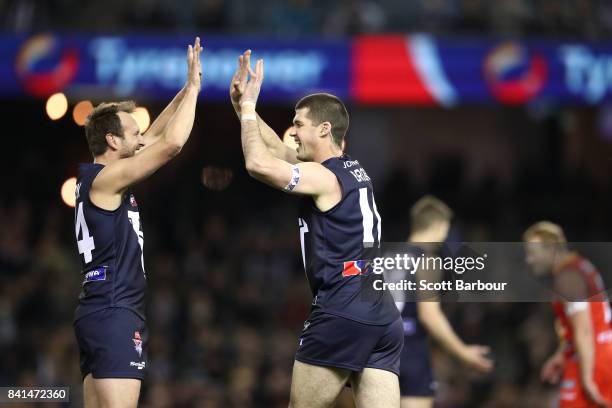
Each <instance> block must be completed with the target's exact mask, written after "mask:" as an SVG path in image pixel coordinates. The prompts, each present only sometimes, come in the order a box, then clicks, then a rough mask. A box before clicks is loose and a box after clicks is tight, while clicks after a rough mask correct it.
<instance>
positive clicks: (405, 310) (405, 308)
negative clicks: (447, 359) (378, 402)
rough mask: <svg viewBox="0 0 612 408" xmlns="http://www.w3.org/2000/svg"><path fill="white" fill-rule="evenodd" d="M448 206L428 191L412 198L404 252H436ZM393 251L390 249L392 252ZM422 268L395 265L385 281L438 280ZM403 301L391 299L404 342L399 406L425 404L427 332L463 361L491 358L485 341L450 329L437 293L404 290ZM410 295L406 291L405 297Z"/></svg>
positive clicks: (482, 363)
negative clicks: (470, 339) (474, 341)
mask: <svg viewBox="0 0 612 408" xmlns="http://www.w3.org/2000/svg"><path fill="white" fill-rule="evenodd" d="M451 218H452V211H451V210H450V208H448V206H447V205H446V204H444V203H443V202H442V201H440V200H438V199H437V198H435V197H432V196H425V197H423V198H421V199H420V200H419V201H417V202H416V203H415V204H414V206H413V207H412V209H411V211H410V219H411V232H410V237H409V238H408V241H409V243H410V244H409V246H408V251H407V252H408V253H410V255H412V256H414V257H420V256H422V255H424V256H433V255H435V250H436V248H435V247H436V244H435V243H439V242H444V241H445V240H446V237H447V235H448V230H449V228H450V221H451ZM391 256H393V255H391ZM427 273H428V275H425V274H424V273H423V272H422V271H420V270H417V271H408V270H401V271H394V272H393V273H391V274H389V275H388V276H387V280H389V281H390V282H399V281H401V280H402V279H408V280H410V279H413V280H415V281H417V282H418V281H420V280H421V279H425V280H427V281H435V280H437V279H436V278H435V277H433V276H431V274H432V271H428V272H427ZM403 294H404V295H405V298H404V299H403V300H404V301H401V300H400V299H397V298H396V300H400V301H396V305H397V307H398V309H399V310H400V311H401V315H402V322H403V327H404V348H403V349H402V354H401V363H400V391H401V396H402V399H401V408H429V407H432V406H433V396H434V392H435V389H436V384H435V382H434V379H433V373H432V369H431V361H430V349H429V335H431V336H432V337H433V338H434V339H435V340H436V341H437V342H438V343H439V344H440V345H441V346H442V347H444V349H445V350H447V351H448V352H449V353H450V354H452V355H453V356H455V357H457V358H458V359H459V360H461V361H462V362H463V363H464V364H466V365H467V366H469V367H471V368H474V369H476V370H478V371H481V372H488V371H490V370H491V369H492V367H493V362H492V361H491V360H489V359H488V358H487V357H486V353H488V351H489V349H488V347H484V346H478V345H466V344H465V343H464V342H463V341H461V339H460V338H459V337H458V336H457V335H456V334H455V332H454V330H453V328H452V327H451V325H450V323H449V322H448V320H447V319H446V317H445V316H444V313H443V312H442V309H441V307H440V303H439V301H437V300H438V297H437V294H435V293H432V292H425V291H417V292H416V293H415V292H408V293H403ZM409 296H410V297H409Z"/></svg>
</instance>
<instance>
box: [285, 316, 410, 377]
mask: <svg viewBox="0 0 612 408" xmlns="http://www.w3.org/2000/svg"><path fill="white" fill-rule="evenodd" d="M403 342H404V332H403V329H402V320H401V319H400V318H398V319H397V320H396V321H394V322H392V323H390V324H387V325H379V326H378V325H370V324H364V323H359V322H356V321H354V320H350V319H346V318H344V317H340V316H335V315H332V314H328V313H321V312H314V313H312V314H311V315H310V316H309V318H308V320H306V322H304V330H302V334H301V336H300V343H299V347H298V350H297V353H296V355H295V359H296V360H298V361H301V362H303V363H307V364H313V365H321V366H329V367H338V368H345V369H347V370H351V371H356V372H360V371H362V370H363V369H364V368H366V367H368V368H378V369H381V370H387V371H391V372H392V373H395V374H397V375H399V364H400V353H401V351H402V344H403Z"/></svg>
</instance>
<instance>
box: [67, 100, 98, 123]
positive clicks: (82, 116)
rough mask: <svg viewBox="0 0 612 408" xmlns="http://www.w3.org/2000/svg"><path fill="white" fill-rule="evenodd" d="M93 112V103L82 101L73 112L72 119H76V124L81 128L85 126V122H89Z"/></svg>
mask: <svg viewBox="0 0 612 408" xmlns="http://www.w3.org/2000/svg"><path fill="white" fill-rule="evenodd" d="M92 110H93V104H92V103H91V101H81V102H79V103H77V104H76V105H75V107H74V109H73V110H72V118H73V119H74V122H75V123H76V124H77V125H79V126H83V125H85V120H87V116H88V115H89V114H90V113H91V111H92Z"/></svg>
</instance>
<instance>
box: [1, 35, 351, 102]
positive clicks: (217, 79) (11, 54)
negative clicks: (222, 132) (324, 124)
mask: <svg viewBox="0 0 612 408" xmlns="http://www.w3.org/2000/svg"><path fill="white" fill-rule="evenodd" d="M192 41H193V38H187V37H184V36H168V35H163V36H151V35H133V36H127V35H122V36H75V37H70V36H56V35H50V34H39V35H35V36H31V37H0V56H1V58H0V73H1V74H2V75H1V77H0V95H4V96H17V95H24V94H27V95H31V96H35V97H42V96H47V95H50V94H52V93H54V92H58V91H64V92H66V93H67V94H69V95H79V96H88V97H90V98H94V97H100V98H121V97H125V98H127V97H132V98H142V97H150V98H157V97H169V96H172V95H174V94H175V93H176V92H177V90H178V89H180V87H181V86H182V85H183V83H184V82H185V78H186V63H185V60H186V49H187V45H188V44H190V43H191V42H192ZM202 44H203V47H204V51H203V53H202V71H203V76H204V81H203V92H202V98H204V99H209V100H217V101H224V100H227V99H228V90H229V83H230V80H231V77H232V75H233V73H234V71H235V69H236V67H237V64H238V56H239V55H240V54H241V53H242V52H243V51H244V50H245V49H247V48H250V49H252V50H253V59H257V58H264V59H265V62H266V80H265V86H264V88H263V90H262V98H264V99H265V100H266V101H268V102H270V101H272V102H273V101H285V100H290V101H294V100H295V99H296V98H297V97H300V96H303V95H304V94H305V93H310V92H316V91H321V90H325V91H327V92H332V93H335V94H337V95H339V96H341V97H345V96H346V95H347V93H348V81H349V78H348V76H347V73H348V71H349V70H348V64H349V46H348V42H346V41H324V40H312V41H299V42H295V41H282V40H269V39H265V38H252V39H251V38H248V37H240V38H231V37H203V38H202Z"/></svg>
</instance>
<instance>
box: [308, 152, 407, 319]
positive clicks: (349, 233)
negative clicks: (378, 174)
mask: <svg viewBox="0 0 612 408" xmlns="http://www.w3.org/2000/svg"><path fill="white" fill-rule="evenodd" d="M321 164H322V165H323V166H325V167H326V168H327V169H329V170H330V171H331V172H332V173H334V175H335V176H336V177H337V179H338V181H339V183H340V187H341V189H342V198H341V200H340V202H339V203H338V204H336V205H335V206H334V207H333V208H331V209H330V210H328V211H324V212H322V211H320V210H319V209H318V208H317V207H316V205H315V203H314V200H313V199H312V198H311V197H305V198H304V199H303V202H302V206H301V209H300V218H299V227H300V241H301V246H302V260H303V262H304V269H305V270H306V276H307V278H308V282H309V284H310V289H311V291H312V294H313V296H314V299H313V309H314V310H319V311H321V312H325V313H329V314H333V315H337V316H340V317H344V318H347V319H351V320H355V321H358V322H361V323H366V324H389V323H391V322H393V321H394V320H396V319H397V318H398V317H399V313H398V311H397V309H396V307H395V304H394V302H393V298H392V297H391V295H390V293H389V292H387V291H380V292H377V293H375V294H374V296H362V284H363V281H362V280H361V276H360V272H361V270H362V268H363V267H364V260H363V255H364V252H365V251H364V247H372V246H378V245H379V244H380V239H381V220H380V215H379V214H378V210H377V208H376V203H375V201H374V190H373V188H372V182H371V180H370V178H369V177H368V175H367V173H366V172H365V171H364V169H363V168H362V167H361V165H360V164H359V162H358V161H356V160H352V159H351V158H350V157H349V156H348V155H343V156H341V157H333V158H331V159H328V160H326V161H324V162H323V163H321Z"/></svg>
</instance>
